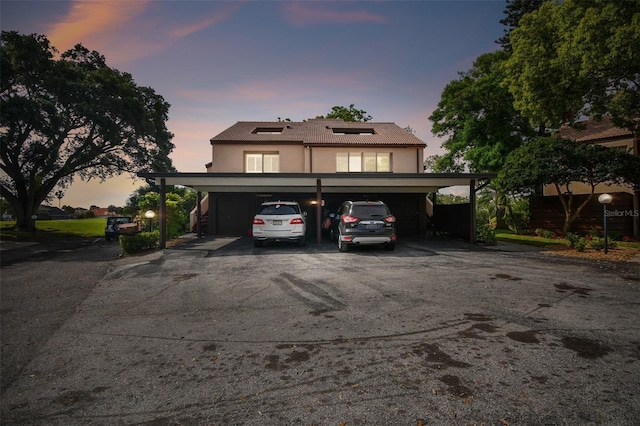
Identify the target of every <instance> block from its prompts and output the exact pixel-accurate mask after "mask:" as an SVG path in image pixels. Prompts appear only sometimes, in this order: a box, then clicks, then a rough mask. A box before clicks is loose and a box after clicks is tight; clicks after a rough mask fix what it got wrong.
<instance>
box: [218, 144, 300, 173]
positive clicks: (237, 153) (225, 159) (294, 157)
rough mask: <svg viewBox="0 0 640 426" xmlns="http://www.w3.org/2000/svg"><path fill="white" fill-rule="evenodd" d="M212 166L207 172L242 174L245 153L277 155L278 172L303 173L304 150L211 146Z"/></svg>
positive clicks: (266, 146) (288, 147)
mask: <svg viewBox="0 0 640 426" xmlns="http://www.w3.org/2000/svg"><path fill="white" fill-rule="evenodd" d="M212 148H213V164H212V166H211V168H209V169H207V172H211V173H239V172H240V173H242V172H245V167H244V154H245V153H278V154H279V157H280V172H282V173H304V172H305V170H304V163H305V161H304V148H303V146H302V144H300V145H291V144H288V145H287V144H283V145H259V144H255V145H235V144H216V145H213V147H212Z"/></svg>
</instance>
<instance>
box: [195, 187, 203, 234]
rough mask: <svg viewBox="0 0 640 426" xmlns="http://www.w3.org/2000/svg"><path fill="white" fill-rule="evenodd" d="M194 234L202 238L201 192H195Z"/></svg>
mask: <svg viewBox="0 0 640 426" xmlns="http://www.w3.org/2000/svg"><path fill="white" fill-rule="evenodd" d="M196 203H197V204H196V232H197V233H198V238H200V237H202V206H201V204H202V192H200V191H198V192H196Z"/></svg>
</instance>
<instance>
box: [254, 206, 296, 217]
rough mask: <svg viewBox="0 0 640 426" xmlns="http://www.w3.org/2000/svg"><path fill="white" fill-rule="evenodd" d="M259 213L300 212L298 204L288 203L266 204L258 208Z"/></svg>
mask: <svg viewBox="0 0 640 426" xmlns="http://www.w3.org/2000/svg"><path fill="white" fill-rule="evenodd" d="M259 214H261V215H279V214H280V215H282V214H300V211H299V209H298V206H295V205H289V204H267V205H265V206H262V207H261V208H260V213H259Z"/></svg>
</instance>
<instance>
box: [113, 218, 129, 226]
mask: <svg viewBox="0 0 640 426" xmlns="http://www.w3.org/2000/svg"><path fill="white" fill-rule="evenodd" d="M112 221H113V223H117V224H119V225H120V224H123V223H131V218H130V217H114V218H113V220H112Z"/></svg>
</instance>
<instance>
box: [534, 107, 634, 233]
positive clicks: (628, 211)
mask: <svg viewBox="0 0 640 426" xmlns="http://www.w3.org/2000/svg"><path fill="white" fill-rule="evenodd" d="M559 135H560V136H561V137H563V138H565V139H571V140H574V141H576V142H580V143H590V144H600V145H603V146H606V147H608V148H611V149H620V150H624V151H626V152H629V153H632V154H633V155H640V153H639V151H638V140H637V139H636V138H634V135H633V132H631V131H630V130H627V129H622V128H619V127H616V126H614V125H613V123H612V122H611V118H610V117H603V118H602V119H601V120H599V121H596V120H588V121H585V122H584V123H582V126H580V128H573V127H570V126H563V127H562V128H561V129H560V130H559ZM571 190H572V193H573V194H574V198H575V200H574V204H576V203H582V202H583V201H584V200H585V199H586V197H588V196H589V194H591V187H590V186H589V185H586V184H583V183H578V182H575V183H572V184H571ZM604 193H608V194H611V195H612V196H613V202H612V204H611V205H610V206H609V209H611V210H615V211H617V212H621V214H620V215H619V216H610V219H609V220H608V222H609V229H610V230H611V231H614V232H619V233H623V234H625V235H629V236H631V235H635V236H638V226H639V225H638V213H637V212H638V209H639V207H638V192H637V191H634V190H633V188H630V187H628V186H621V185H608V184H600V185H597V186H596V188H595V190H594V194H595V195H594V197H593V198H592V199H591V201H590V202H589V204H587V206H586V207H585V209H584V210H583V211H582V213H581V214H580V217H579V218H578V219H576V221H575V222H574V226H573V228H574V231H580V232H587V231H589V230H590V229H592V228H601V227H602V224H603V219H602V217H603V207H602V205H601V204H600V203H599V202H598V196H599V195H600V194H604ZM557 195H558V193H557V191H556V188H555V187H554V186H553V185H547V186H545V187H544V188H543V197H534V198H532V199H531V206H530V207H531V214H532V217H531V222H530V226H531V228H532V229H536V228H542V229H548V230H552V231H555V232H559V233H560V232H561V230H562V228H563V221H564V213H563V208H562V205H561V204H560V201H559V199H558V197H557Z"/></svg>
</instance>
